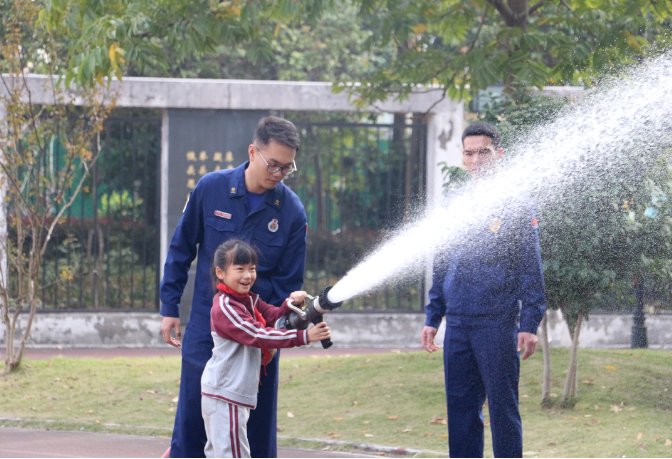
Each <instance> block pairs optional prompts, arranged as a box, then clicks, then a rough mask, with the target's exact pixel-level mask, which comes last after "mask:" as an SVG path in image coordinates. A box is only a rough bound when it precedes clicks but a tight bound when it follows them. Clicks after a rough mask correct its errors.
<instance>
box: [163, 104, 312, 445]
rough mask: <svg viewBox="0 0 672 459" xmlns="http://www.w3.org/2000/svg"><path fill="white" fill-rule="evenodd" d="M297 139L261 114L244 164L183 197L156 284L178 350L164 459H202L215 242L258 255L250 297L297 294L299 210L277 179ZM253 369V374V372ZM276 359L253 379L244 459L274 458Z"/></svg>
mask: <svg viewBox="0 0 672 459" xmlns="http://www.w3.org/2000/svg"><path fill="white" fill-rule="evenodd" d="M299 146H300V139H299V133H298V131H297V129H296V127H295V126H294V124H292V123H291V122H289V121H287V120H285V119H282V118H278V117H274V116H268V117H265V118H262V119H261V120H260V121H259V124H258V126H257V129H256V132H255V135H254V139H253V141H252V143H251V144H250V145H249V147H248V155H249V161H247V162H246V163H244V164H242V165H240V166H239V167H237V168H235V169H230V170H223V171H217V172H212V173H209V174H206V175H205V176H203V177H202V178H201V179H200V180H199V182H198V184H197V185H196V187H195V188H194V190H193V191H192V192H191V195H190V196H189V200H188V201H187V204H186V206H185V208H184V211H183V214H182V217H181V219H180V221H179V223H178V225H177V227H176V229H175V234H174V235H173V238H172V240H171V243H170V247H169V249H168V254H167V256H166V263H165V265H164V272H163V279H162V280H161V287H160V296H161V316H162V321H161V335H162V337H163V340H164V341H165V342H166V343H167V344H169V345H171V346H175V347H180V346H181V347H182V375H181V382H180V393H179V400H178V405H177V413H176V415H175V426H174V429H173V438H172V441H171V447H170V455H171V457H203V456H204V451H203V449H204V447H205V442H206V435H205V428H204V426H203V418H202V415H201V375H202V373H203V368H204V367H205V364H206V362H207V361H208V359H209V358H210V356H211V354H212V347H213V342H212V337H211V335H210V308H211V305H212V296H213V293H214V292H213V279H212V273H211V271H212V266H211V265H212V258H213V254H214V251H215V249H216V248H217V246H219V244H221V243H222V242H224V241H226V240H228V239H232V238H237V239H242V240H244V241H246V242H249V243H250V244H251V245H253V246H254V247H255V248H256V249H257V252H258V254H259V260H258V264H257V281H256V283H255V285H254V291H255V293H258V294H259V295H260V296H261V297H262V298H264V299H266V301H268V302H269V303H270V304H276V305H278V304H281V303H282V301H283V300H284V299H285V298H288V297H289V293H290V292H292V291H295V290H300V289H301V286H302V285H303V271H304V262H305V254H306V222H307V219H306V212H305V210H304V208H303V205H302V204H301V201H300V200H299V198H298V197H297V196H296V194H295V193H294V192H293V191H292V190H290V189H289V188H288V187H287V186H286V185H285V184H284V183H282V180H283V179H284V178H285V177H287V176H288V175H290V174H292V173H294V172H295V171H296V163H295V162H294V160H295V157H296V153H297V151H298V150H299ZM196 256H198V261H197V266H196V278H195V285H194V297H193V301H192V307H191V313H190V317H189V323H188V325H187V328H186V331H185V334H184V339H182V334H181V328H180V319H179V304H180V299H181V296H182V292H183V290H184V286H185V284H186V282H187V277H188V272H189V267H190V266H191V262H192V261H193V260H194V258H196ZM260 370H261V369H260ZM277 387H278V355H276V356H275V358H274V359H273V360H272V361H271V363H269V364H268V365H267V366H266V367H264V369H263V371H262V373H261V381H260V386H259V396H258V404H257V408H256V409H255V410H252V412H251V414H250V419H249V421H248V424H247V425H248V429H247V432H248V438H249V441H250V450H251V451H250V452H251V455H252V457H276V456H277V447H276V408H277Z"/></svg>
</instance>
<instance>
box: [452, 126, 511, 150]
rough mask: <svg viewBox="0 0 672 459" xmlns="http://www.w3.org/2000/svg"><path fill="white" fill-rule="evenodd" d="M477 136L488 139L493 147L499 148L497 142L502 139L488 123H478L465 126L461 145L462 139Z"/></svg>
mask: <svg viewBox="0 0 672 459" xmlns="http://www.w3.org/2000/svg"><path fill="white" fill-rule="evenodd" d="M477 135H484V136H486V137H490V138H491V139H492V145H493V146H495V147H499V142H500V141H501V139H502V136H501V134H500V133H499V131H498V130H497V128H496V127H495V126H493V125H492V124H490V123H483V122H478V123H472V124H470V125H469V126H467V128H466V129H465V130H464V132H463V133H462V143H463V144H464V139H465V138H466V137H473V136H477Z"/></svg>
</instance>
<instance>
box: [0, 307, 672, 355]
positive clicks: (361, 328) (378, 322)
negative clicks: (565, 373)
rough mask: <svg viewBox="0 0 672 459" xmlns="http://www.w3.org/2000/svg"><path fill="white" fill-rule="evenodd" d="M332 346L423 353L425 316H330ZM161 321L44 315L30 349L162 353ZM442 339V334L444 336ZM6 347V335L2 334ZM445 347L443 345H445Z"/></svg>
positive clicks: (599, 343) (560, 338)
mask: <svg viewBox="0 0 672 459" xmlns="http://www.w3.org/2000/svg"><path fill="white" fill-rule="evenodd" d="M327 320H328V322H329V324H330V326H331V328H332V330H333V337H332V340H333V341H334V343H335V345H336V346H339V347H384V348H419V347H420V345H419V339H418V336H419V333H420V329H421V328H422V326H423V323H424V315H422V314H355V313H339V312H338V311H336V312H334V313H331V314H329V315H328V316H327ZM159 323H160V317H159V315H158V314H150V313H44V314H38V315H37V316H36V318H35V322H34V324H33V329H32V333H31V341H30V344H29V347H35V348H38V347H59V346H61V347H158V346H164V344H163V342H162V341H161V339H160V337H159ZM631 327H632V316H630V315H618V314H595V315H593V316H591V318H590V320H588V321H587V322H586V323H584V325H583V328H582V330H581V341H580V344H581V347H629V346H630V329H631ZM646 327H647V332H648V340H649V346H650V347H652V348H664V349H672V314H658V315H652V316H648V317H647V318H646ZM439 336H440V337H442V336H443V333H442V331H439ZM549 336H550V338H551V345H553V346H560V347H567V346H569V345H570V344H571V339H570V335H569V332H568V330H567V325H566V324H565V322H564V321H563V319H562V317H561V316H560V314H559V313H557V312H555V311H552V312H551V313H549ZM0 341H1V342H3V343H4V329H3V330H0ZM439 341H440V340H439Z"/></svg>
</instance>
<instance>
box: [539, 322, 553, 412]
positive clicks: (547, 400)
mask: <svg viewBox="0 0 672 459" xmlns="http://www.w3.org/2000/svg"><path fill="white" fill-rule="evenodd" d="M549 345H550V341H549V339H548V315H547V314H544V318H543V320H542V321H541V352H542V356H543V358H544V370H543V379H542V382H541V406H542V408H550V406H551V350H550V348H549Z"/></svg>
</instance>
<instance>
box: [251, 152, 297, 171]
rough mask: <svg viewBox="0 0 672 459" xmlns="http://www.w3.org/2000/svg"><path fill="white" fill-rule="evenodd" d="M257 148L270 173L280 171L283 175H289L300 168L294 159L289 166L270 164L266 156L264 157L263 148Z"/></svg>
mask: <svg viewBox="0 0 672 459" xmlns="http://www.w3.org/2000/svg"><path fill="white" fill-rule="evenodd" d="M254 148H255V150H257V153H259V156H260V157H261V160H262V161H263V162H264V164H266V170H267V171H268V172H269V173H270V174H277V173H278V172H280V174H282V176H283V177H287V176H289V175H292V174H293V173H294V172H296V171H297V170H298V169H297V168H296V163H295V162H294V161H292V164H290V165H289V166H278V165H274V164H269V163H268V161H266V158H264V155H262V154H261V150H259V148H258V147H256V146H255V147H254Z"/></svg>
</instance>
